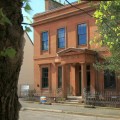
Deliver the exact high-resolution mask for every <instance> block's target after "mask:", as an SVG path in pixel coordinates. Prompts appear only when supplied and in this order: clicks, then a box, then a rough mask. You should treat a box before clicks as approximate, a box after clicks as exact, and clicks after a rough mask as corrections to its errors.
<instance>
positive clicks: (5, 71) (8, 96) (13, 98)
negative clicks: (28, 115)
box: [0, 0, 24, 120]
mask: <svg viewBox="0 0 120 120" xmlns="http://www.w3.org/2000/svg"><path fill="white" fill-rule="evenodd" d="M22 5H23V3H22V1H21V0H0V12H1V13H0V120H18V117H19V110H20V107H21V105H20V103H19V101H18V95H17V84H18V77H19V72H20V68H21V64H22V59H23V46H24V39H23V33H24V31H23V28H22V26H21V23H22V21H23V16H22V13H21V7H22Z"/></svg>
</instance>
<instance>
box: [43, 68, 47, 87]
mask: <svg viewBox="0 0 120 120" xmlns="http://www.w3.org/2000/svg"><path fill="white" fill-rule="evenodd" d="M46 87H48V68H42V88H46Z"/></svg>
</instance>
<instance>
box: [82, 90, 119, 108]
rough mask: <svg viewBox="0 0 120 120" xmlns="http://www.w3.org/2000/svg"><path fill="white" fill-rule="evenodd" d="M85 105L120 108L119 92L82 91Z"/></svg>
mask: <svg viewBox="0 0 120 120" xmlns="http://www.w3.org/2000/svg"><path fill="white" fill-rule="evenodd" d="M84 99H85V104H86V105H93V106H105V107H116V108H120V92H110V91H107V92H95V93H90V92H84Z"/></svg>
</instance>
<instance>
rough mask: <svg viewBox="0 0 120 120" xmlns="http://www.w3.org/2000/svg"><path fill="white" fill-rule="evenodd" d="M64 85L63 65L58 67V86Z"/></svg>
mask: <svg viewBox="0 0 120 120" xmlns="http://www.w3.org/2000/svg"><path fill="white" fill-rule="evenodd" d="M61 87H62V66H59V67H58V88H61Z"/></svg>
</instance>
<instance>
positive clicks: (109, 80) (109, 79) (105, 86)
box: [104, 70, 116, 90]
mask: <svg viewBox="0 0 120 120" xmlns="http://www.w3.org/2000/svg"><path fill="white" fill-rule="evenodd" d="M105 72H108V73H107V74H108V75H106V74H105ZM110 74H112V75H110ZM106 77H107V78H106ZM112 77H114V81H113V78H112ZM108 82H109V83H108ZM108 84H109V85H108ZM110 85H114V86H113V87H110ZM104 89H105V90H107V89H111V90H114V89H116V74H115V71H112V72H111V71H109V70H104Z"/></svg>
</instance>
